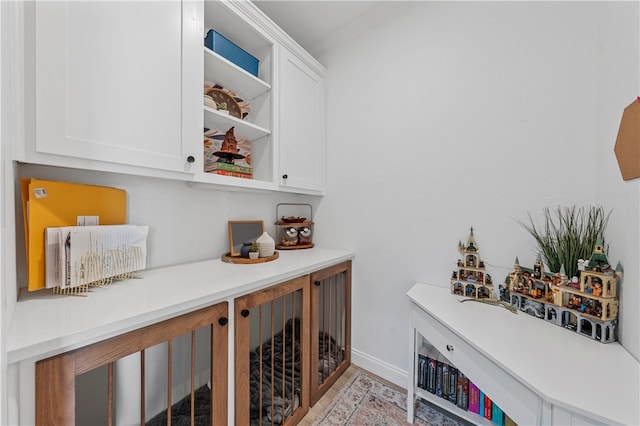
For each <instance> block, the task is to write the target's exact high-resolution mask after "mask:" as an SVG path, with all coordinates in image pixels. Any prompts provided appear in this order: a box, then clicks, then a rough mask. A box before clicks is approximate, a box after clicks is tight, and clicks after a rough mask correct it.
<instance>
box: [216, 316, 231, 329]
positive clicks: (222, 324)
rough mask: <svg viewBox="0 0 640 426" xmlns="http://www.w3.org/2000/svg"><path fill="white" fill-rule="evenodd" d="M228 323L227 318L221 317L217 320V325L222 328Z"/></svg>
mask: <svg viewBox="0 0 640 426" xmlns="http://www.w3.org/2000/svg"><path fill="white" fill-rule="evenodd" d="M228 322H229V319H228V318H227V317H222V318H220V319H218V324H220V325H221V326H223V327H224V326H225V325H227V323H228Z"/></svg>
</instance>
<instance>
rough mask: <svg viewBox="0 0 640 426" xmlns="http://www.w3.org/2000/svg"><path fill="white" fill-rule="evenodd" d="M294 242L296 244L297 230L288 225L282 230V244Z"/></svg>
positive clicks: (292, 244)
mask: <svg viewBox="0 0 640 426" xmlns="http://www.w3.org/2000/svg"><path fill="white" fill-rule="evenodd" d="M296 244H298V230H297V229H296V228H294V227H293V226H290V227H288V228H287V229H285V230H284V235H283V237H282V245H283V246H295V245H296Z"/></svg>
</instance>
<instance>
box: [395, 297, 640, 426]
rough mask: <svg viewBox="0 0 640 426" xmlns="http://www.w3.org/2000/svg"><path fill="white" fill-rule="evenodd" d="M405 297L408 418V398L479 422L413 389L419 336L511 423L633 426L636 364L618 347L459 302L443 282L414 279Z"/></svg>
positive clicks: (639, 413)
mask: <svg viewBox="0 0 640 426" xmlns="http://www.w3.org/2000/svg"><path fill="white" fill-rule="evenodd" d="M407 296H408V297H409V299H410V305H411V328H410V334H411V337H410V339H411V340H410V341H411V346H412V347H413V351H411V355H410V362H409V374H408V377H409V386H408V398H407V401H408V407H407V420H408V421H409V422H411V423H413V420H414V414H415V413H414V407H415V399H416V397H421V398H424V399H425V400H427V401H430V402H433V403H435V404H436V405H439V406H441V407H442V408H445V409H447V410H449V411H450V412H452V413H454V414H456V415H458V416H460V417H463V418H466V419H467V420H469V421H472V422H473V423H483V422H486V420H485V419H482V418H481V417H479V416H477V415H476V414H475V413H468V412H466V411H463V410H461V409H459V408H458V407H456V406H455V405H454V404H450V403H448V402H446V401H445V400H443V399H442V398H438V397H436V396H435V395H433V394H431V393H429V392H427V391H425V390H423V389H420V388H418V387H417V385H416V383H417V382H416V366H417V352H418V349H419V347H420V345H422V344H423V337H424V339H426V340H427V341H429V343H430V344H431V345H433V346H434V347H435V348H436V349H437V350H438V351H439V352H440V353H441V354H443V355H444V356H445V357H446V358H447V359H448V360H449V361H450V362H451V364H453V365H455V366H456V367H457V368H458V369H460V371H462V372H464V374H465V375H467V376H468V377H469V379H470V380H472V381H473V382H474V383H475V384H476V385H478V387H479V388H480V389H482V390H483V391H484V392H485V393H486V394H487V395H489V396H490V397H491V398H492V400H493V401H495V402H496V403H497V404H498V405H499V406H500V407H501V408H502V409H503V410H504V412H505V413H506V414H508V415H509V417H511V418H512V419H513V420H514V421H515V422H516V423H517V424H519V425H531V424H537V425H575V424H581V425H584V424H588V425H597V424H624V425H638V424H640V408H639V405H638V401H640V391H639V388H640V366H639V365H640V364H639V363H638V361H637V360H636V359H634V358H633V357H632V356H631V355H630V354H629V353H628V352H627V351H626V350H625V349H624V348H623V347H622V346H621V345H620V344H618V343H608V344H604V343H600V342H597V341H594V340H591V339H589V338H586V337H583V336H580V335H578V334H576V333H575V332H572V331H570V330H565V329H563V328H561V327H558V326H556V325H553V324H548V323H546V322H545V321H544V320H541V319H538V318H534V317H532V316H530V315H528V314H526V313H524V312H518V313H517V314H513V313H512V312H510V311H508V310H507V309H504V308H502V307H499V306H492V305H488V304H483V303H474V302H468V303H460V300H462V299H464V297H462V296H456V295H453V294H451V293H450V291H449V289H448V288H445V287H437V286H433V285H427V284H415V285H414V286H413V287H412V288H411V289H410V290H409V291H408V292H407ZM486 424H491V422H488V423H486Z"/></svg>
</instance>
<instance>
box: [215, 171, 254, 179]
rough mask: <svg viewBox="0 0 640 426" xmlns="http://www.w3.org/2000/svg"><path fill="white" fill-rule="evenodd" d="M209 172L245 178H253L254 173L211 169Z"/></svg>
mask: <svg viewBox="0 0 640 426" xmlns="http://www.w3.org/2000/svg"><path fill="white" fill-rule="evenodd" d="M208 173H212V174H214V175H223V176H233V177H238V178H243V179H253V175H250V174H248V173H238V172H231V171H229V170H211V171H209V172H208Z"/></svg>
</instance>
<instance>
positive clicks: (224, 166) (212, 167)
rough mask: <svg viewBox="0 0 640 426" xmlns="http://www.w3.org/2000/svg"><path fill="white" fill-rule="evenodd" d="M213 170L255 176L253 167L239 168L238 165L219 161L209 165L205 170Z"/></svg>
mask: <svg viewBox="0 0 640 426" xmlns="http://www.w3.org/2000/svg"><path fill="white" fill-rule="evenodd" d="M212 170H228V171H230V172H236V173H246V174H249V175H251V174H253V168H252V167H248V166H239V165H237V164H229V163H222V162H218V161H217V162H215V163H212V164H209V165H207V166H206V168H205V172H210V171H212Z"/></svg>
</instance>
